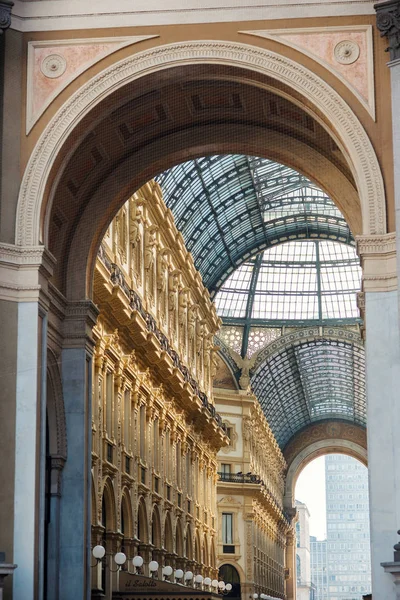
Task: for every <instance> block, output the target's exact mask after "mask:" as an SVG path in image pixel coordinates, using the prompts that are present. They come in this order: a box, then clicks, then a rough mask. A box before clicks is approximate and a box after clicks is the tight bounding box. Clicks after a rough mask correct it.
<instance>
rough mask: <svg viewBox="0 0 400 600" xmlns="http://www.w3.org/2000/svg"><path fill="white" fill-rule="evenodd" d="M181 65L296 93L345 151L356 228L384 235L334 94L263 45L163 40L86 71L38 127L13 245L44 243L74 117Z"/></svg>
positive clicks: (361, 146)
mask: <svg viewBox="0 0 400 600" xmlns="http://www.w3.org/2000/svg"><path fill="white" fill-rule="evenodd" d="M183 64H185V65H188V64H190V65H198V64H203V65H204V64H218V65H225V66H229V67H233V68H238V69H246V70H248V71H253V72H254V73H257V74H260V75H261V76H266V77H269V78H270V79H272V80H274V81H276V80H278V81H279V82H280V83H282V84H284V85H286V86H287V87H288V88H289V89H290V90H293V92H294V93H296V94H298V95H300V97H301V98H304V99H305V100H306V103H307V105H308V108H305V107H304V106H303V102H300V101H297V103H298V104H302V106H303V109H305V110H307V111H308V112H310V114H312V115H313V116H314V118H315V119H316V120H318V122H319V123H320V124H321V125H322V126H323V127H324V128H325V129H327V130H329V133H330V135H331V136H332V137H333V139H334V140H335V142H336V143H337V145H338V146H339V148H340V149H341V150H342V151H343V153H344V155H345V156H346V159H347V161H348V163H349V167H350V170H351V172H352V175H353V178H354V180H355V182H356V187H357V189H358V194H359V198H360V202H361V212H362V221H363V225H362V233H363V234H382V233H385V232H386V207H385V196H384V185H383V179H382V175H381V171H380V167H379V163H378V160H377V157H376V154H375V152H374V149H373V147H372V144H371V142H370V140H369V138H368V135H367V133H366V131H365V130H364V128H363V127H362V125H361V123H360V121H359V120H358V118H357V117H356V115H355V113H354V112H353V111H352V110H351V108H350V107H349V106H348V105H347V103H346V102H345V101H344V100H343V99H342V98H341V97H340V95H339V94H338V93H337V92H336V91H335V90H334V89H333V88H332V87H331V86H329V85H328V84H327V83H326V82H325V81H324V80H323V79H322V78H320V77H319V76H317V75H316V74H314V73H313V72H312V71H310V70H309V69H307V68H306V67H304V66H303V65H301V64H299V63H296V62H294V61H293V60H291V59H289V58H287V57H285V56H282V55H279V54H277V53H275V52H272V51H271V50H268V49H265V48H261V47H258V46H251V45H248V44H240V43H236V42H228V41H212V40H206V41H191V42H181V43H173V44H168V45H165V46H159V47H157V48H153V49H150V50H146V51H143V52H139V53H137V54H134V55H132V56H129V57H127V58H125V59H123V60H121V61H120V62H118V63H116V64H114V65H111V66H110V67H108V68H106V69H105V70H103V71H102V72H100V73H99V74H98V75H96V76H94V77H93V78H92V79H91V80H90V81H88V82H87V83H86V84H84V85H83V86H82V87H81V88H80V89H79V90H78V91H77V92H76V93H75V94H73V95H72V96H71V98H69V99H68V100H67V101H66V102H65V104H64V105H63V106H62V107H61V108H60V109H59V111H58V112H57V113H56V115H55V116H54V117H53V119H52V120H51V121H50V123H49V124H48V125H47V127H46V129H45V130H44V131H43V133H42V135H41V137H40V139H39V140H38V142H37V144H36V146H35V148H34V150H33V152H32V154H31V156H30V159H29V162H28V164H27V167H26V170H25V173H24V177H23V181H22V184H21V188H20V195H19V199H18V207H17V218H16V243H17V244H18V245H19V246H37V245H39V244H40V243H46V236H47V232H46V227H47V226H46V225H45V222H44V221H43V219H44V213H45V212H46V211H45V210H44V198H45V195H46V194H47V193H48V189H47V188H48V185H49V176H50V173H51V171H52V168H53V166H54V163H55V161H56V160H57V159H58V157H59V154H60V151H61V149H62V148H63V146H64V144H65V143H66V141H67V140H68V138H69V135H70V133H71V132H72V131H73V130H74V128H75V127H76V126H77V125H78V124H79V123H80V122H81V121H82V119H83V118H84V117H85V116H86V115H87V114H89V112H90V111H91V110H92V109H93V108H94V107H95V106H97V105H98V104H99V103H100V102H101V101H102V100H104V99H105V98H107V96H109V95H110V94H111V93H112V92H114V91H115V90H118V89H121V88H123V87H124V86H125V85H127V84H128V83H130V82H132V81H135V80H137V79H139V78H140V77H142V76H143V75H144V74H146V75H147V74H152V73H156V72H159V71H162V70H166V69H172V68H174V67H179V66H181V65H183ZM282 96H284V92H282ZM320 115H321V116H320ZM327 124H329V126H328V125H327ZM121 204H122V201H121ZM47 214H49V211H47ZM89 254H90V253H89V252H88V256H89Z"/></svg>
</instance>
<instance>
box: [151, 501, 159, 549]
mask: <svg viewBox="0 0 400 600" xmlns="http://www.w3.org/2000/svg"><path fill="white" fill-rule="evenodd" d="M151 543H152V544H153V547H154V548H157V549H160V548H161V546H162V531H161V518H160V511H159V508H158V506H157V505H155V506H154V508H153V513H152V515H151Z"/></svg>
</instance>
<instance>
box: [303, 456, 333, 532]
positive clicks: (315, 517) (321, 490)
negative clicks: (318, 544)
mask: <svg viewBox="0 0 400 600" xmlns="http://www.w3.org/2000/svg"><path fill="white" fill-rule="evenodd" d="M295 497H296V500H300V501H301V502H304V503H305V504H307V508H308V510H309V512H310V521H309V524H310V535H315V536H316V538H317V539H319V540H324V539H326V495H325V456H320V457H319V458H316V459H315V460H313V461H312V462H310V464H308V465H307V466H306V467H305V468H304V469H303V470H302V472H301V473H300V475H299V478H298V480H297V483H296V488H295Z"/></svg>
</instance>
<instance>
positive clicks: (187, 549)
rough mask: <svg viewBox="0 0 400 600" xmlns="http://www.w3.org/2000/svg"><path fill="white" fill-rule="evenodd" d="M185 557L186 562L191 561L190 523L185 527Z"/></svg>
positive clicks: (191, 537) (191, 536) (191, 538)
mask: <svg viewBox="0 0 400 600" xmlns="http://www.w3.org/2000/svg"><path fill="white" fill-rule="evenodd" d="M185 556H186V558H187V559H188V560H193V534H192V527H191V525H190V523H189V524H188V526H187V527H186V535H185Z"/></svg>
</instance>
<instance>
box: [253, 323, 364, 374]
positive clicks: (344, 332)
mask: <svg viewBox="0 0 400 600" xmlns="http://www.w3.org/2000/svg"><path fill="white" fill-rule="evenodd" d="M318 339H329V340H342V341H346V342H348V343H350V344H354V345H356V346H362V345H363V344H362V339H361V336H360V333H359V332H358V331H355V330H351V329H346V328H345V327H331V326H324V327H319V326H314V327H302V328H299V329H298V330H297V331H293V332H291V333H288V334H286V335H283V336H282V337H280V338H278V339H277V340H274V341H273V342H271V344H269V345H268V346H266V347H264V348H263V349H262V350H260V352H259V353H258V354H256V355H255V356H254V360H252V363H251V364H252V368H251V369H250V375H251V376H253V375H254V374H255V373H256V372H257V370H258V369H259V368H260V366H261V365H262V364H264V362H265V361H267V360H269V359H270V358H271V356H273V355H274V354H278V353H279V352H282V350H284V349H285V348H289V347H291V346H295V345H297V344H302V343H304V342H307V341H313V340H318Z"/></svg>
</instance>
